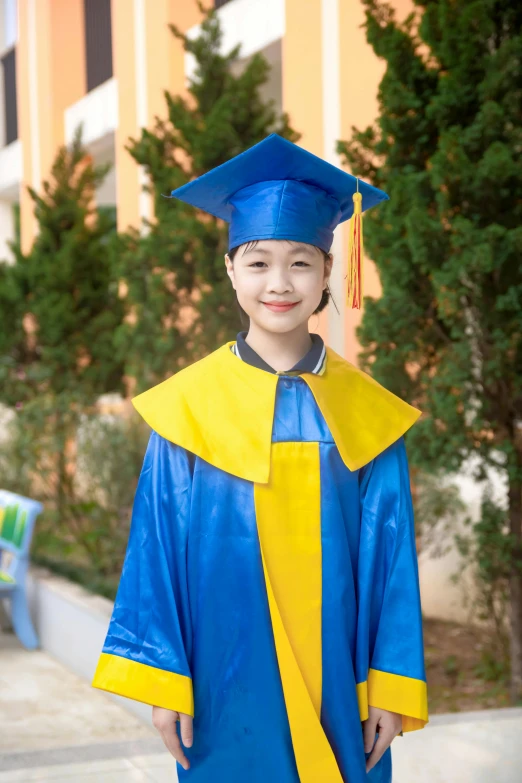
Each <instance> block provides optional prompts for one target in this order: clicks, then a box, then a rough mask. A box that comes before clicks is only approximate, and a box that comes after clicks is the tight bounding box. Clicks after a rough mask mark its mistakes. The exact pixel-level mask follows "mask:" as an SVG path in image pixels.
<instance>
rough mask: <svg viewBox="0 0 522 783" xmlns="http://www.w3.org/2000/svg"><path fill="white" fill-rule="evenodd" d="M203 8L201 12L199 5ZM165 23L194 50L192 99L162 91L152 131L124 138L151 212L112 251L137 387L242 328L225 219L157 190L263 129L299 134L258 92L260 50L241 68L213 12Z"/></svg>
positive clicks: (125, 354)
mask: <svg viewBox="0 0 522 783" xmlns="http://www.w3.org/2000/svg"><path fill="white" fill-rule="evenodd" d="M200 10H201V11H202V12H205V9H204V8H203V7H202V6H201V4H200ZM170 29H171V32H172V33H173V35H175V36H176V37H177V38H179V39H180V40H181V41H182V42H183V46H184V48H185V50H186V51H187V52H190V53H191V54H192V55H193V57H194V59H195V62H196V70H195V74H194V77H193V78H192V80H191V82H190V87H189V97H188V98H187V99H185V98H182V97H180V96H174V95H171V94H170V93H168V92H167V91H165V100H166V115H167V116H166V118H165V119H162V118H159V117H156V119H155V124H154V127H153V129H151V130H147V129H143V130H142V133H141V137H140V138H139V139H138V140H135V139H131V140H130V144H129V145H128V147H127V149H128V151H129V152H130V154H131V155H132V156H133V158H134V159H135V160H136V162H137V163H139V164H141V165H143V166H144V169H145V171H146V173H147V175H148V178H149V182H150V185H149V186H148V187H147V188H146V190H148V192H150V193H152V197H153V203H154V213H155V218H156V219H155V221H154V222H152V221H145V229H146V232H145V235H140V232H138V231H137V230H135V229H131V230H130V231H128V232H127V233H126V234H124V235H121V237H120V246H119V248H118V250H117V258H118V262H119V273H120V276H121V278H122V279H123V280H124V281H125V284H126V288H127V293H126V299H125V301H126V306H127V308H128V313H129V317H128V318H127V319H126V322H125V323H124V324H123V326H122V327H121V328H120V329H119V332H118V335H117V341H118V348H119V351H120V355H121V356H122V359H123V360H124V361H125V366H126V372H127V375H129V376H131V377H133V378H135V379H136V387H135V390H136V392H137V391H139V390H142V389H144V388H148V387H150V386H152V385H154V384H155V383H157V382H159V381H161V380H163V379H164V378H165V377H167V376H169V375H171V374H172V373H173V372H175V371H176V370H177V369H179V368H180V367H182V366H184V365H185V364H187V363H190V362H191V361H193V360H194V359H197V358H200V357H201V356H203V355H205V354H207V353H208V352H209V351H211V350H214V349H215V348H216V347H217V346H218V345H220V344H221V343H223V342H224V341H225V340H229V339H232V338H233V337H235V334H236V332H237V329H238V328H240V327H241V322H240V317H239V310H238V308H237V306H236V300H235V294H234V291H233V289H232V286H231V284H230V280H229V278H228V276H227V275H226V269H225V262H224V254H225V253H226V250H227V242H226V239H227V225H226V224H224V223H223V222H222V221H219V220H217V219H215V218H213V217H211V216H209V215H208V214H203V213H199V214H198V213H197V212H196V210H195V209H194V208H193V207H190V206H187V205H185V204H183V203H182V202H180V201H178V200H177V199H168V198H165V197H164V196H165V195H170V192H171V190H173V189H174V188H177V187H179V186H181V185H183V184H185V183H186V182H188V181H189V180H191V179H193V178H194V177H197V176H199V175H201V174H203V173H204V172H206V171H208V170H209V169H211V168H213V167H215V166H218V165H220V164H221V163H224V162H225V161H227V160H229V159H230V158H231V157H233V156H234V155H237V154H239V153H240V152H243V151H244V150H245V149H247V148H248V147H250V146H252V145H253V144H256V143H257V142H259V141H261V140H262V139H263V138H264V137H265V136H266V135H267V134H268V133H270V132H274V131H275V132H277V133H279V134H281V135H282V136H284V137H286V138H288V139H290V140H291V141H296V140H297V139H298V135H297V134H296V133H294V132H293V131H292V130H291V129H290V127H289V123H288V118H287V116H286V115H283V116H278V115H277V112H276V111H275V109H274V105H273V101H269V102H265V101H264V100H263V99H262V89H261V88H262V87H263V85H264V84H265V83H266V81H267V78H268V75H269V65H268V63H267V61H266V59H265V58H264V57H263V56H262V55H261V54H257V55H255V56H254V57H252V59H251V60H250V61H249V62H248V63H247V64H246V65H245V64H243V63H241V62H240V47H239V46H237V47H235V48H234V49H233V50H232V51H230V52H228V53H226V54H221V53H220V52H221V40H222V32H221V29H220V24H219V17H218V16H217V15H216V13H215V12H214V11H213V10H212V11H209V12H206V16H205V18H204V20H203V22H202V24H201V32H200V35H199V37H198V38H196V39H194V40H190V39H188V38H187V37H186V36H185V35H184V34H183V33H181V31H180V30H179V29H177V28H176V27H175V26H174V25H170ZM189 324H190V326H189Z"/></svg>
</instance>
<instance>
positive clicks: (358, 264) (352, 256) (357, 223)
mask: <svg viewBox="0 0 522 783" xmlns="http://www.w3.org/2000/svg"><path fill="white" fill-rule="evenodd" d="M349 237H350V239H349V251H348V252H349V255H348V275H347V277H348V282H347V286H346V304H347V306H348V307H352V308H354V307H355V308H358V309H360V307H361V301H362V287H363V271H364V270H363V252H364V248H363V231H362V194H361V193H359V180H357V192H356V193H354V194H353V215H352V217H351V218H350V224H349Z"/></svg>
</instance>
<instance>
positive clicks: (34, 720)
mask: <svg viewBox="0 0 522 783" xmlns="http://www.w3.org/2000/svg"><path fill="white" fill-rule="evenodd" d="M521 736H522V708H517V709H505V710H489V711H484V712H473V713H469V712H468V713H458V714H454V715H434V716H432V718H431V719H430V722H429V724H428V726H426V728H424V729H423V730H422V731H416V732H412V733H409V734H405V735H404V737H397V738H396V739H395V740H394V742H393V745H392V754H393V768H394V776H393V781H394V783H520V781H521V780H522V739H521ZM25 781H33V782H34V781H38V782H39V783H46V782H47V781H49V783H52V782H56V783H69V782H70V783H95V782H96V783H131V781H133V782H134V783H150V781H157V782H158V783H167V781H168V783H176V781H177V775H176V764H175V761H174V759H173V758H172V756H171V755H170V754H169V753H168V752H166V751H165V749H164V746H163V743H162V742H161V740H160V739H159V738H158V736H157V733H156V731H155V730H154V729H153V728H152V727H149V726H147V725H145V724H143V723H142V722H141V721H140V720H139V719H138V718H135V717H134V716H132V715H131V714H130V713H129V712H127V711H126V710H124V709H122V708H121V707H120V706H119V705H117V704H115V703H114V702H113V701H112V700H111V699H110V698H109V697H107V696H106V695H105V694H103V693H102V692H101V691H97V690H96V689H94V688H91V687H90V685H89V684H88V683H86V682H84V681H83V680H81V679H79V678H78V677H76V676H75V675H74V674H71V673H70V672H69V671H67V670H66V669H64V668H63V667H62V666H61V665H60V664H58V663H57V662H56V661H54V660H53V659H52V658H51V657H50V656H49V655H47V654H46V653H45V652H43V651H41V650H38V651H35V652H27V651H26V650H24V649H23V648H21V647H20V645H19V644H18V643H17V642H16V640H15V639H14V637H13V636H12V635H10V634H2V633H1V632H0V783H23V782H25ZM216 783H221V781H216Z"/></svg>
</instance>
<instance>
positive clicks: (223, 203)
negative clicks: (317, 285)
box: [170, 133, 389, 252]
mask: <svg viewBox="0 0 522 783" xmlns="http://www.w3.org/2000/svg"><path fill="white" fill-rule="evenodd" d="M357 191H358V192H359V193H360V194H361V196H362V210H363V212H364V211H365V210H367V209H369V208H370V207H372V206H374V205H375V204H378V203H379V202H381V201H383V200H385V199H388V198H389V196H388V195H387V194H386V193H385V192H384V191H383V190H379V189H378V188H376V187H374V186H373V185H370V184H369V183H368V182H364V181H363V180H360V179H359V180H358V179H357V178H356V177H354V176H353V174H349V173H348V172H347V171H343V169H340V168H338V167H337V166H333V165H332V164H331V163H328V162H327V161H325V160H323V159H322V158H319V157H318V156H317V155H313V154H312V153H311V152H308V150H305V149H303V148H302V147H300V146H298V145H297V144H293V143H292V142H291V141H288V139H284V138H282V137H281V136H279V135H278V134H277V133H271V134H270V135H269V136H267V137H266V138H265V139H263V140H262V141H260V142H259V143H258V144H254V145H253V146H252V147H250V148H249V149H248V150H245V151H244V152H242V153H240V154H239V155H236V156H235V157H233V158H231V159H230V160H228V161H226V162H225V163H222V164H221V165H220V166H216V168H214V169H211V170H210V171H207V172H205V174H202V175H201V176H200V177H197V178H196V179H193V180H191V181H190V182H187V183H186V184H185V185H182V186H181V187H179V188H176V190H172V191H171V194H170V197H171V198H178V199H180V200H181V201H184V202H186V203H187V204H192V205H193V206H195V207H198V208H199V209H203V210H204V211H205V212H208V213H210V214H211V215H215V217H218V218H221V219H222V220H226V221H227V222H229V223H230V230H229V242H228V247H229V250H230V249H232V248H233V247H237V246H238V245H241V244H242V243H243V242H249V241H250V240H252V239H293V240H296V241H298V242H307V243H308V244H310V245H316V246H317V247H320V248H321V249H322V250H324V251H325V252H328V251H329V250H330V247H331V245H332V241H333V232H334V229H335V228H336V226H337V225H338V224H339V223H342V222H343V221H345V220H348V219H349V218H350V217H351V216H352V214H353V209H354V202H353V194H354V193H355V192H357Z"/></svg>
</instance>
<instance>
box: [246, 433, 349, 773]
mask: <svg viewBox="0 0 522 783" xmlns="http://www.w3.org/2000/svg"><path fill="white" fill-rule="evenodd" d="M254 501H255V508H256V519H257V526H258V532H259V541H260V545H261V556H262V561H263V570H264V574H265V582H266V589H267V595H268V602H269V607H270V617H271V621H272V628H273V632H274V639H275V645H276V652H277V659H278V663H279V670H280V674H281V680H282V683H283V692H284V697H285V704H286V709H287V713H288V720H289V724H290V731H291V734H292V743H293V747H294V753H295V757H296V764H297V768H298V772H299V778H300V781H301V783H317V781H319V780H320V781H321V782H322V783H342V777H341V773H340V771H339V767H338V765H337V761H336V759H335V755H334V753H333V751H332V749H331V747H330V744H329V742H328V739H327V737H326V735H325V733H324V731H323V728H322V726H321V722H320V715H321V692H322V639H321V606H322V553H321V483H320V462H319V444H318V443H313V442H308V443H298V442H286V443H273V444H272V452H271V466H270V481H269V482H268V483H267V484H254Z"/></svg>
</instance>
